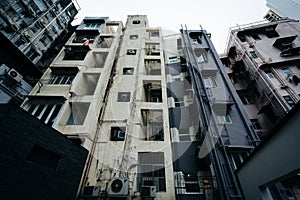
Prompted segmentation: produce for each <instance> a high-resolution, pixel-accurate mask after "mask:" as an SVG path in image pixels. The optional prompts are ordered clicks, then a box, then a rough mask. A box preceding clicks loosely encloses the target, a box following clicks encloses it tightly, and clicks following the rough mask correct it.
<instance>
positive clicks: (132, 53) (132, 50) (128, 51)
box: [127, 49, 136, 55]
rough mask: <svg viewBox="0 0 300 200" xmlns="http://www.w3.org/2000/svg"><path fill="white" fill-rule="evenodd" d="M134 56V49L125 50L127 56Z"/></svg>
mask: <svg viewBox="0 0 300 200" xmlns="http://www.w3.org/2000/svg"><path fill="white" fill-rule="evenodd" d="M135 54H136V49H128V50H127V55H135Z"/></svg>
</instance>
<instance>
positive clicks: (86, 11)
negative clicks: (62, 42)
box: [73, 0, 268, 54]
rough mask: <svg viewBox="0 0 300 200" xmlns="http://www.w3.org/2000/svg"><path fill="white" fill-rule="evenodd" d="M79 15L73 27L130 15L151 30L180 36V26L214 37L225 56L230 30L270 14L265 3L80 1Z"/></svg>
mask: <svg viewBox="0 0 300 200" xmlns="http://www.w3.org/2000/svg"><path fill="white" fill-rule="evenodd" d="M77 2H78V4H79V6H80V11H79V13H78V14H77V16H76V20H75V21H74V22H73V24H74V25H75V24H79V23H80V22H81V20H82V19H83V18H84V17H88V16H89V17H94V16H97V17H109V19H110V20H112V21H123V24H124V25H125V23H126V20H127V15H147V17H148V22H149V26H150V27H162V28H163V29H167V30H171V31H174V32H179V29H180V28H181V25H184V26H185V25H186V26H187V27H188V29H194V30H197V29H198V30H199V29H201V28H200V25H201V26H202V28H203V29H205V30H206V31H207V32H208V33H211V35H212V37H211V39H212V42H213V44H214V46H215V48H216V50H217V52H218V53H219V54H220V53H223V52H224V50H225V46H226V41H227V37H228V33H229V28H230V27H234V26H237V25H243V24H248V23H252V22H257V21H262V20H263V16H264V15H265V14H266V13H267V10H268V9H267V7H266V1H265V0H251V1H244V0H185V1H176V0H173V1H170V0H151V1H150V0H149V1H143V0H127V1H124V0H109V1H101V0H77Z"/></svg>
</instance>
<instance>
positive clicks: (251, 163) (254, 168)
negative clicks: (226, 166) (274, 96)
mask: <svg viewBox="0 0 300 200" xmlns="http://www.w3.org/2000/svg"><path fill="white" fill-rule="evenodd" d="M299 119H300V113H299V104H298V105H296V107H295V108H294V109H293V110H292V111H291V112H290V113H288V115H287V116H286V117H285V118H284V119H283V120H282V121H281V123H280V125H279V126H276V129H274V132H273V133H272V135H271V137H270V138H269V139H268V140H267V141H266V142H265V143H262V144H261V145H260V146H259V147H258V148H257V149H256V150H255V152H253V154H252V155H251V157H250V158H249V159H248V160H247V161H246V162H245V163H243V165H242V166H241V167H240V168H239V169H238V170H237V175H238V177H239V180H240V183H241V186H242V188H243V191H244V195H245V198H246V199H249V200H252V199H257V200H258V199H299V197H300V193H299V172H300V171H299V170H300V162H299V159H298V157H299V154H298V152H299V141H300V137H299V134H297V133H298V131H297V130H298V128H299V126H298V124H299ZM279 182H281V183H282V184H284V186H285V188H284V189H282V191H280V192H278V193H275V192H274V191H273V190H272V186H273V185H275V184H278V183H279ZM288 189H289V190H288Z"/></svg>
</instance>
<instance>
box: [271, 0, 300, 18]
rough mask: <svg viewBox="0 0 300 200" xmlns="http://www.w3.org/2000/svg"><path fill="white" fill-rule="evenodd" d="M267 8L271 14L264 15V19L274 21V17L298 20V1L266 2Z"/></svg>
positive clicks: (299, 15)
mask: <svg viewBox="0 0 300 200" xmlns="http://www.w3.org/2000/svg"><path fill="white" fill-rule="evenodd" d="M266 5H267V7H268V8H269V9H270V11H271V12H273V13H274V15H273V16H272V13H268V14H270V15H268V14H267V15H266V16H265V18H267V19H268V18H269V19H272V20H274V19H275V18H273V17H274V16H276V15H278V16H279V17H283V18H284V17H288V18H290V19H296V20H300V14H299V13H300V1H299V0H285V1H281V0H267V4H266Z"/></svg>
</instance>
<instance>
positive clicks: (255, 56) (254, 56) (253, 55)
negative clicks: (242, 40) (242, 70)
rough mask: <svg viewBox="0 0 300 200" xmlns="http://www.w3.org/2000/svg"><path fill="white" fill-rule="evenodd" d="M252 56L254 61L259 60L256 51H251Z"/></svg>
mask: <svg viewBox="0 0 300 200" xmlns="http://www.w3.org/2000/svg"><path fill="white" fill-rule="evenodd" d="M250 54H251V56H252V58H254V59H256V58H258V56H257V54H256V53H255V51H250Z"/></svg>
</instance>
